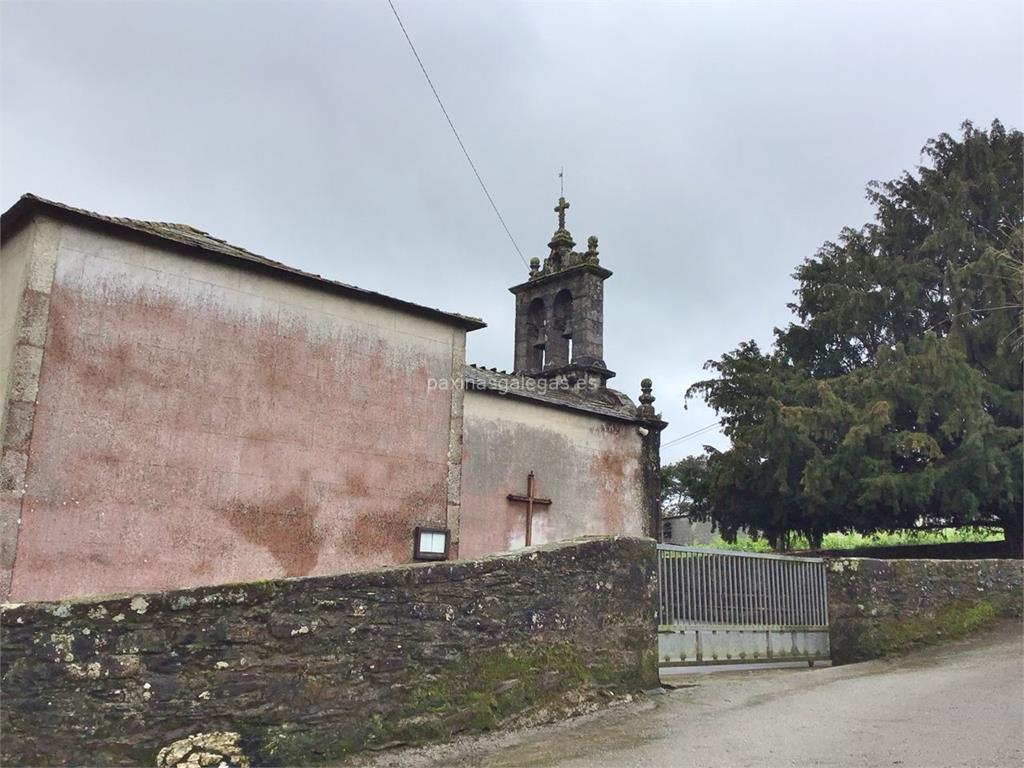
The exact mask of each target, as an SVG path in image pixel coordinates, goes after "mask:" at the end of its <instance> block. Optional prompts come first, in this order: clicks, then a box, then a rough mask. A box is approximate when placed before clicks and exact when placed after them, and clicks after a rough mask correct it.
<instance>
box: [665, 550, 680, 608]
mask: <svg viewBox="0 0 1024 768" xmlns="http://www.w3.org/2000/svg"><path fill="white" fill-rule="evenodd" d="M672 554H673V555H677V554H678V553H677V552H673V553H672ZM678 560H679V558H678V557H672V558H670V559H669V560H668V562H666V565H667V566H668V567H667V570H668V572H667V573H666V575H667V577H668V582H669V612H670V613H671V614H672V624H679V584H678V583H677V581H676V562H677V561H678Z"/></svg>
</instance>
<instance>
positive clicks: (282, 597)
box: [0, 538, 658, 765]
mask: <svg viewBox="0 0 1024 768" xmlns="http://www.w3.org/2000/svg"><path fill="white" fill-rule="evenodd" d="M656 588H657V585H656V560H655V547H654V542H653V541H651V540H649V539H637V538H597V539H586V540H577V541H574V542H569V543H564V544H561V545H553V546H549V547H539V548H532V549H528V550H524V551H521V552H517V553H515V554H509V555H500V556H493V557H490V558H486V559H483V560H476V561H456V562H447V563H438V564H420V565H410V566H400V567H395V568H390V569H385V570H381V571H368V572H361V573H349V574H342V575H335V576H322V577H312V578H303V579H291V580H279V581H268V582H258V583H250V584H233V585H227V586H223V587H205V588H200V589H193V590H180V591H174V592H164V593H159V594H144V595H135V596H130V597H129V596H126V597H122V598H116V599H90V600H80V601H74V602H63V603H34V604H24V605H7V606H4V608H3V612H2V643H3V656H2V660H0V661H2V681H0V685H2V688H3V694H4V695H3V706H2V733H3V739H2V749H0V752H2V762H3V764H5V765H24V764H29V765H50V764H62V765H71V764H88V765H124V764H132V765H136V764H142V765H145V764H150V765H152V764H153V763H154V761H155V760H156V758H157V754H158V752H159V750H161V748H164V747H167V746H168V745H170V744H172V743H173V742H179V744H178V745H177V747H176V748H175V749H176V750H177V752H179V753H183V752H187V751H188V750H189V749H190V748H199V747H196V744H200V743H207V742H210V743H217V744H220V745H221V746H220V747H219V749H220V750H221V752H222V753H225V754H226V753H227V752H228V751H230V750H232V749H235V745H238V746H240V748H241V751H242V752H244V753H245V755H246V756H247V759H248V760H250V761H251V762H252V764H253V765H264V764H283V765H297V764H309V763H317V762H325V761H328V760H333V759H336V758H338V757H340V756H343V755H345V754H347V753H350V752H353V751H356V750H360V749H363V748H367V747H383V746H386V745H389V744H398V743H419V742H423V741H428V740H434V739H444V738H448V737H450V736H451V735H453V734H455V733H459V732H470V731H480V730H486V729H491V728H495V727H499V726H501V725H503V724H506V723H509V722H510V721H514V720H515V719H516V718H522V717H526V716H531V717H535V718H538V717H539V718H543V717H545V716H547V717H552V716H554V715H555V714H556V713H557V712H558V711H560V707H564V706H566V704H567V702H573V701H575V702H576V703H579V702H580V701H583V700H588V699H590V698H592V697H598V696H600V695H603V693H607V692H609V691H612V692H622V693H625V692H635V691H639V690H642V689H646V688H651V687H654V686H656V685H657V683H658V670H657V643H656V634H655V633H656V619H655V591H656ZM200 732H202V733H204V734H211V733H212V734H213V735H212V736H210V735H206V736H202V737H197V738H191V737H196V734H198V733H200ZM165 754H166V753H165ZM236 762H237V759H236Z"/></svg>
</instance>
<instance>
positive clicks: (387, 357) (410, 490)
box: [10, 224, 464, 601]
mask: <svg viewBox="0 0 1024 768" xmlns="http://www.w3.org/2000/svg"><path fill="white" fill-rule="evenodd" d="M463 334H464V331H463V330H461V329H457V328H451V327H448V326H446V325H444V324H442V323H439V322H435V321H433V320H429V319H420V318H417V317H415V316H409V315H407V314H405V313H400V312H396V311H395V310H391V309H387V308H382V307H379V306H375V305H371V304H367V303H363V302H360V301H356V300H353V299H349V298H347V297H341V296H337V295H333V294H330V293H327V292H324V291H320V290H316V289H312V288H307V287H303V286H299V285H296V284H293V283H288V282H285V281H281V280H279V279H275V278H273V277H268V276H263V275H259V274H255V273H253V272H252V271H251V270H244V269H239V268H237V267H232V266H226V265H220V264H216V263H212V262H209V261H207V260H204V259H201V258H196V257H192V256H188V255H182V254H179V253H176V252H173V251H169V250H164V249H161V248H159V247H154V246H152V245H144V244H140V243H136V242H129V241H124V240H119V239H115V238H113V237H110V236H107V235H104V234H100V233H97V232H93V231H90V230H86V229H82V228H78V227H75V226H73V225H70V224H64V225H63V226H62V233H61V244H60V249H59V252H58V261H57V267H56V274H55V277H54V283H53V288H52V294H51V305H50V319H49V336H48V340H47V344H46V348H45V353H44V356H43V363H42V369H41V373H40V382H39V396H38V400H37V407H36V415H35V424H34V430H33V434H32V442H31V449H30V454H29V460H28V469H27V474H26V488H25V496H24V499H23V501H22V520H21V524H20V530H19V535H18V541H17V550H16V556H15V563H14V572H13V583H12V590H11V595H10V599H11V600H17V601H25V600H41V599H54V598H60V597H66V596H70V595H92V594H104V593H114V592H122V591H132V590H149V589H162V588H170V587H181V586H191V585H199V584H213V583H222V582H230V581H242V580H252V579H264V578H273V577H279V576H303V575H309V574H323V573H330V572H336V571H343V570H349V569H354V568H360V567H368V566H374V565H379V564H385V563H395V562H408V561H409V560H411V547H412V528H413V526H415V525H417V524H422V523H430V524H435V525H436V524H444V523H445V519H446V493H447V485H446V484H447V452H448V447H449V427H450V418H451V415H450V408H451V400H450V398H451V392H450V391H445V390H439V389H433V390H430V389H428V387H427V379H428V377H438V378H443V377H449V376H451V372H452V366H453V348H454V349H456V350H457V351H458V350H459V346H458V345H459V344H460V343H462V337H463ZM457 356H458V352H457V354H456V357H457ZM458 365H459V366H460V367H459V370H461V360H459V361H458Z"/></svg>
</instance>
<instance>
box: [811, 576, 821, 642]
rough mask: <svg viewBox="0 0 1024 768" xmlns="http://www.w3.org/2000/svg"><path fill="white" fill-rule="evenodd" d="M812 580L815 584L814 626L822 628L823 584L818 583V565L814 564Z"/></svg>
mask: <svg viewBox="0 0 1024 768" xmlns="http://www.w3.org/2000/svg"><path fill="white" fill-rule="evenodd" d="M811 580H812V581H813V582H814V624H815V626H819V627H820V626H821V582H820V581H818V564H817V563H815V564H814V569H813V570H812V571H811Z"/></svg>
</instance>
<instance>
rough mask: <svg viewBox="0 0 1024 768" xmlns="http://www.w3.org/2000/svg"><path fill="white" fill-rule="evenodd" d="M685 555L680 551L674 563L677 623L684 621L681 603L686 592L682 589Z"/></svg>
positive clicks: (684, 612)
mask: <svg viewBox="0 0 1024 768" xmlns="http://www.w3.org/2000/svg"><path fill="white" fill-rule="evenodd" d="M684 558H685V555H684V554H683V553H682V552H680V553H679V557H677V558H676V565H675V578H676V612H677V613H678V614H679V623H680V624H685V623H686V606H685V605H684V604H683V600H684V599H685V597H686V593H685V592H684V591H683V562H684Z"/></svg>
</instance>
